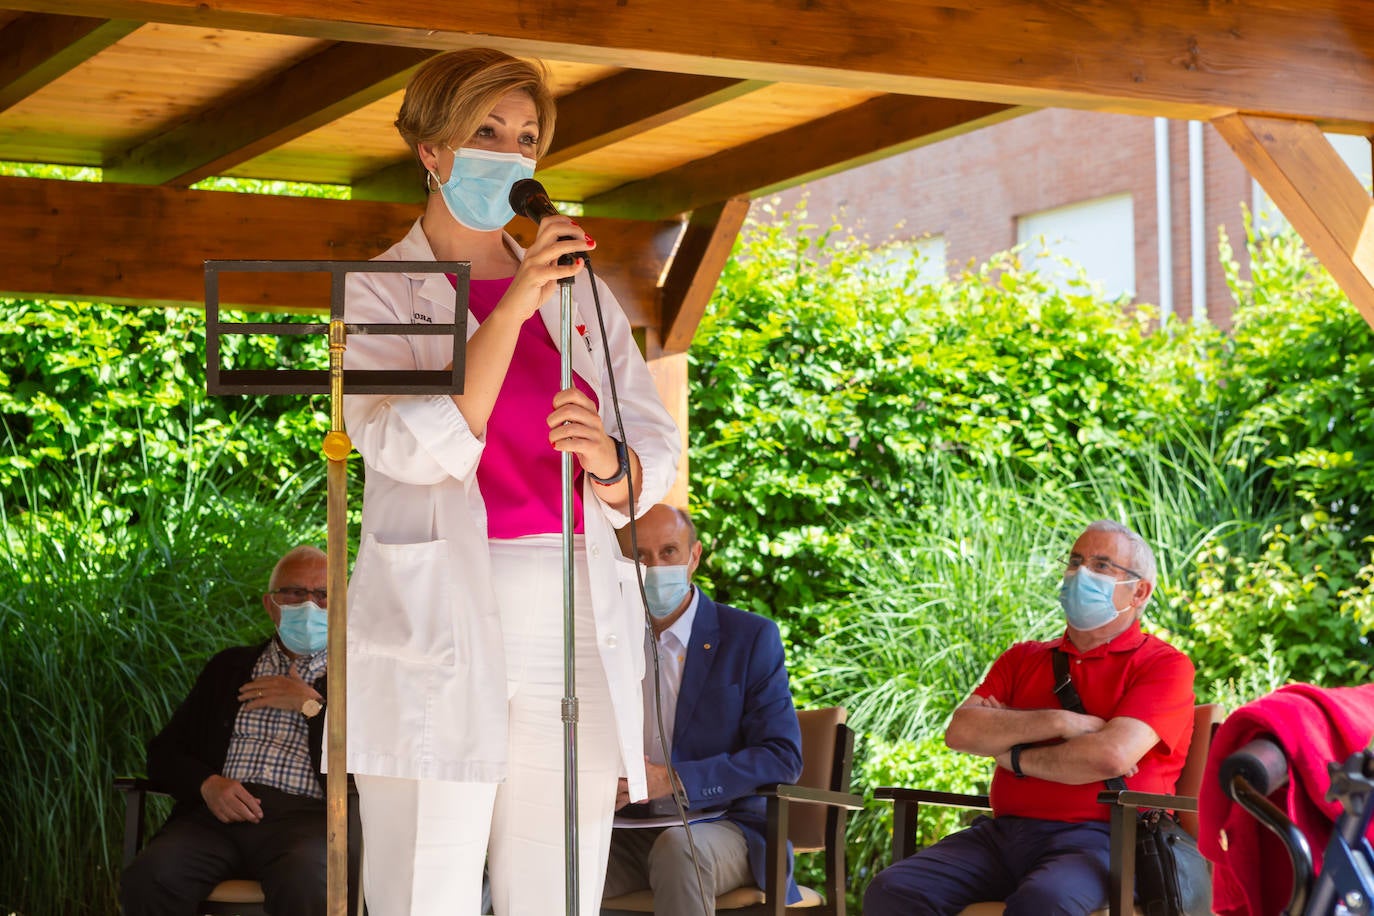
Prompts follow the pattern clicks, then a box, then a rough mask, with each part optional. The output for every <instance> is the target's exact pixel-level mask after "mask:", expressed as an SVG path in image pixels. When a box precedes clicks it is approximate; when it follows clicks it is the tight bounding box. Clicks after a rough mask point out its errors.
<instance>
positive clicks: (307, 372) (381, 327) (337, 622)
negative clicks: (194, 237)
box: [205, 260, 470, 916]
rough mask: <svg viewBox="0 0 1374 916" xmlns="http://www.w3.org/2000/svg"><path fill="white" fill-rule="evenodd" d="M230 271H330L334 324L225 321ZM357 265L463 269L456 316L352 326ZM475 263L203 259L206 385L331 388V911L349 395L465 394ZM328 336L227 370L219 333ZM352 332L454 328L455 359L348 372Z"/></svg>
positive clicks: (337, 879)
mask: <svg viewBox="0 0 1374 916" xmlns="http://www.w3.org/2000/svg"><path fill="white" fill-rule="evenodd" d="M222 273H264V274H268V273H327V274H329V277H330V290H329V322H328V323H306V322H226V321H222V320H221V318H220V301H219V278H220V274H222ZM351 273H374V274H375V273H447V274H453V275H455V276H456V279H457V282H456V283H455V284H454V296H453V316H454V319H453V323H451V324H348V323H346V322H345V321H344V285H345V283H346V282H347V277H348V275H349V274H351ZM469 276H470V265H469V263H468V262H467V261H226V260H214V261H206V262H205V319H206V333H205V363H206V390H207V392H208V393H209V394H211V395H228V394H328V395H329V401H330V404H329V416H330V430H329V432H328V433H327V434H326V435H325V437H324V441H323V443H322V447H321V450H322V451H323V452H324V454H325V457H326V458H327V459H328V462H329V465H328V484H327V485H328V497H327V502H328V516H329V518H328V526H329V534H328V547H329V583H328V587H329V598H330V600H329V641H328V645H327V648H326V651H327V652H328V661H327V663H326V665H327V670H328V672H329V685H328V687H327V690H328V697H327V700H328V709H329V711H328V716H329V720H328V728H327V730H326V735H325V741H326V755H325V760H326V764H327V766H326V768H327V770H328V771H329V772H328V776H327V781H326V786H327V790H326V808H327V819H326V830H327V842H328V875H327V881H328V885H327V886H328V912H329V916H347V911H348V798H347V792H346V786H347V766H348V765H347V761H346V757H345V748H346V743H345V731H344V728H345V723H346V722H347V702H348V701H347V693H346V691H345V686H346V683H347V682H346V677H347V671H346V666H347V657H346V651H347V641H346V640H347V629H348V574H347V557H348V528H347V525H348V521H347V518H348V517H347V515H346V508H347V487H348V474H347V468H346V466H345V465H344V461H345V460H346V459H347V458H348V455H349V453H350V452H352V450H353V444H352V442H350V441H349V438H348V434H347V433H346V432H344V428H343V395H344V394H409V395H414V394H461V393H462V391H463V363H464V353H465V351H466V346H465V345H466V343H467V315H468V295H467V294H468V280H469ZM300 334H328V336H329V368H328V369H222V368H220V338H221V337H223V336H225V335H264V336H276V337H285V336H294V335H300ZM350 334H390V335H398V336H407V337H409V336H415V335H428V334H451V335H452V336H453V365H452V366H451V368H450V369H448V370H438V371H434V370H418V369H417V370H390V369H353V370H350V371H349V372H347V373H345V372H344V369H343V354H344V350H345V349H347V339H348V336H349V335H350Z"/></svg>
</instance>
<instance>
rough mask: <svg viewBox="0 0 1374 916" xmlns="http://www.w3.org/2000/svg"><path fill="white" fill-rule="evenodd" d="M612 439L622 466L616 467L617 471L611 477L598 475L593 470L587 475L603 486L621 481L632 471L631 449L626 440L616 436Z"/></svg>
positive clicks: (616, 455)
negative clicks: (627, 446) (622, 440)
mask: <svg viewBox="0 0 1374 916" xmlns="http://www.w3.org/2000/svg"><path fill="white" fill-rule="evenodd" d="M611 441H612V442H614V443H615V457H616V460H618V461H619V462H620V467H618V468H616V472H615V473H614V474H612V475H611V476H610V477H597V476H596V475H595V474H593V473H592V472H591V471H588V472H587V476H588V477H590V478H591V479H592V483H599V484H601V485H602V486H603V487H609V486H610V485H611V484H614V483H620V481H621V479H622V478H623V477H624V476H625V475H626V474H628V473H630V450H629V449H628V448H626V447H625V443H624V442H621V441H620V440H619V439H617V438H615V437H614V436H612V437H611Z"/></svg>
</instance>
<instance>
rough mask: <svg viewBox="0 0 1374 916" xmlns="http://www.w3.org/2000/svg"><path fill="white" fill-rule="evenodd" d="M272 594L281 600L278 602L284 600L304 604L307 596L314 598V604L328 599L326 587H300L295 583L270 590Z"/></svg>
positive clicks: (322, 602)
mask: <svg viewBox="0 0 1374 916" xmlns="http://www.w3.org/2000/svg"><path fill="white" fill-rule="evenodd" d="M272 594H273V595H274V596H276V597H279V598H281V602H278V603H279V604H280V603H282V602H285V603H286V604H304V603H305V599H307V598H313V599H315V603H316V604H324V603H325V602H326V601H328V600H329V591H328V589H323V588H300V587H299V586H295V585H292V586H289V587H287V588H279V589H276V590H274V591H273V592H272Z"/></svg>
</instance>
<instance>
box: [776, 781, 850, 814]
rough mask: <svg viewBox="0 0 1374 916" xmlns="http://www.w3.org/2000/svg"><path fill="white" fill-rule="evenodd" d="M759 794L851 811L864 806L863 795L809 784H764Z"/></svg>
mask: <svg viewBox="0 0 1374 916" xmlns="http://www.w3.org/2000/svg"><path fill="white" fill-rule="evenodd" d="M757 794H758V795H762V796H764V797H765V798H767V797H769V796H773V797H776V798H780V799H784V800H786V801H788V802H800V803H802V804H810V805H828V806H830V807H832V808H847V809H849V810H850V811H858V810H860V809H862V808H863V806H864V800H863V797H862V796H859V795H854V794H853V793H850V792H834V791H832V790H830V789H813V788H810V787H808V786H794V785H791V784H789V783H779V784H777V785H771V786H763V787H761V788H760V789H759V790H758V792H757Z"/></svg>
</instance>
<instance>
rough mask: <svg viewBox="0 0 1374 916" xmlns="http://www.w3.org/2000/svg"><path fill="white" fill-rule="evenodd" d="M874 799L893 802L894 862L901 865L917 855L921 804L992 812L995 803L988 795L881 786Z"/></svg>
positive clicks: (875, 792) (874, 794) (874, 791)
mask: <svg viewBox="0 0 1374 916" xmlns="http://www.w3.org/2000/svg"><path fill="white" fill-rule="evenodd" d="M873 797H874V798H883V799H889V800H890V801H891V802H892V861H893V862H900V861H901V860H902V859H905V858H906V857H907V856H909V855H912V854H913V853H915V852H916V818H917V816H918V815H919V814H920V811H921V803H922V802H925V803H926V804H931V805H939V806H940V807H942V808H972V809H975V810H982V811H991V810H992V803H991V801H990V800H989V799H988V796H986V795H969V794H965V793H963V792H937V791H935V790H934V789H907V788H904V787H902V786H879V787H878V788H876V789H874V790H873Z"/></svg>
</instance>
